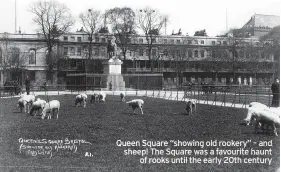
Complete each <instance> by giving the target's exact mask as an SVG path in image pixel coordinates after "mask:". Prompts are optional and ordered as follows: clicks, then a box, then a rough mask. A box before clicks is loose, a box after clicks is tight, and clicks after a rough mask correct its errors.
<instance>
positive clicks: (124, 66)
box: [123, 53, 127, 73]
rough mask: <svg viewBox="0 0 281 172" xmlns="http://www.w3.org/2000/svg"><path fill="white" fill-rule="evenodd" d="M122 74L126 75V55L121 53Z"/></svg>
mask: <svg viewBox="0 0 281 172" xmlns="http://www.w3.org/2000/svg"><path fill="white" fill-rule="evenodd" d="M123 73H127V64H126V53H123Z"/></svg>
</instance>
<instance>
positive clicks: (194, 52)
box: [138, 49, 205, 58]
mask: <svg viewBox="0 0 281 172" xmlns="http://www.w3.org/2000/svg"><path fill="white" fill-rule="evenodd" d="M183 53H184V54H183ZM183 53H182V52H181V51H176V52H175V56H178V57H180V56H185V55H186V54H185V52H183ZM199 54H200V57H205V51H204V50H200V51H198V50H194V51H192V50H189V51H188V52H187V55H188V57H190V58H192V57H199ZM138 55H139V56H144V50H143V49H139V54H138ZM145 55H146V56H148V55H149V51H148V50H146V54H145ZM151 55H152V56H156V49H152V51H151ZM193 55H194V56H193Z"/></svg>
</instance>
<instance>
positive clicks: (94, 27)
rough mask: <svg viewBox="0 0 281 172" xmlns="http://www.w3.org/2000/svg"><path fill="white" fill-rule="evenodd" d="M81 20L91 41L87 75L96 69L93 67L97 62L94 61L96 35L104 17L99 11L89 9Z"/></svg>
mask: <svg viewBox="0 0 281 172" xmlns="http://www.w3.org/2000/svg"><path fill="white" fill-rule="evenodd" d="M79 19H80V22H81V23H82V25H83V27H84V28H85V29H84V31H85V32H86V33H87V35H88V39H89V44H88V55H87V62H86V64H85V72H86V73H87V72H89V70H90V69H94V67H93V66H94V65H95V61H94V60H93V59H92V57H93V41H94V36H95V34H97V33H98V31H99V29H100V26H101V24H102V15H101V12H100V11H99V10H95V9H88V10H87V11H85V12H83V13H81V14H80V15H79ZM92 65H93V66H92ZM92 72H94V71H92Z"/></svg>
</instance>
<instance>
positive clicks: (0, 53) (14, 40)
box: [0, 32, 274, 85]
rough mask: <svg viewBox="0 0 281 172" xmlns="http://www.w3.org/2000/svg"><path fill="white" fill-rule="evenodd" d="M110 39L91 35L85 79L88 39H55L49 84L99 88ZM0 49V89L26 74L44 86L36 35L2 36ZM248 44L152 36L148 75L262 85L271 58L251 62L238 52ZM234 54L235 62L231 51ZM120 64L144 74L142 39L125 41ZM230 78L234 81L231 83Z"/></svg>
mask: <svg viewBox="0 0 281 172" xmlns="http://www.w3.org/2000/svg"><path fill="white" fill-rule="evenodd" d="M110 39H112V35H109V34H96V35H95V36H94V40H93V43H92V47H93V53H92V57H91V61H93V63H91V64H92V66H91V68H92V69H93V70H92V73H87V75H85V64H86V63H88V64H89V60H88V46H89V39H88V35H87V34H86V33H83V32H74V33H66V34H64V35H62V36H61V37H59V38H58V40H57V45H56V47H55V49H54V51H55V52H57V53H58V54H59V56H58V57H59V58H60V60H61V61H62V62H60V63H59V67H58V69H57V73H56V75H55V80H54V81H55V83H57V84H74V85H83V84H85V83H87V84H89V85H99V82H100V74H101V73H103V67H102V62H103V61H106V60H108V54H107V45H108V40H110ZM236 43H237V44H238V46H237V44H236ZM0 44H1V49H0V60H1V68H0V70H1V75H0V76H1V77H0V83H1V85H2V84H3V83H4V82H5V81H6V80H18V81H19V82H20V83H23V80H24V79H23V78H24V77H25V76H26V75H28V76H30V77H29V78H30V79H31V84H37V85H40V84H43V83H44V82H45V81H47V82H50V78H48V75H46V67H47V65H46V58H45V57H46V47H45V46H44V39H43V37H42V35H39V34H8V33H5V34H1V35H0ZM248 45H254V46H255V47H258V46H259V40H258V38H257V37H250V38H231V37H207V36H180V35H164V36H157V37H155V40H154V43H153V45H152V51H151V57H152V58H153V59H156V60H155V62H154V72H155V73H160V74H163V83H164V84H181V83H185V82H193V83H200V82H201V81H202V80H204V81H205V82H211V81H213V82H217V83H218V84H228V83H232V82H234V81H235V82H236V83H239V84H253V83H255V82H257V83H258V84H262V83H264V79H270V78H272V77H273V73H274V71H273V70H272V69H273V68H274V63H273V55H272V54H266V55H264V54H263V55H261V54H260V55H256V54H255V56H256V57H253V55H254V54H253V53H249V52H247V51H242V50H243V49H245V47H247V46H248ZM234 49H235V50H237V56H235V57H233V54H234V53H233V51H232V50H234ZM117 56H118V58H120V59H121V60H124V59H123V56H122V53H121V49H120V45H118V48H117ZM11 59H19V60H18V61H19V62H18V63H17V64H15V62H14V64H11V65H9V66H7V65H5V62H7V61H9V62H11V63H12V62H13V61H15V60H11ZM255 59H256V60H255ZM259 59H260V60H259ZM233 60H234V62H233ZM251 61H253V62H255V63H256V62H257V61H258V62H260V63H262V64H263V65H260V66H262V67H261V68H262V69H259V70H258V71H256V72H253V71H249V70H248V65H249V64H250V63H251ZM123 63H125V64H126V67H127V72H128V73H129V74H130V73H131V74H147V73H150V67H151V66H150V62H149V59H148V48H147V42H146V38H145V36H141V35H132V36H131V39H130V43H129V45H128V51H127V54H126V60H124V61H123ZM233 64H234V65H233ZM233 66H234V69H235V70H233ZM234 73H235V74H234ZM234 75H235V78H233V76H234ZM255 76H256V77H255ZM86 78H87V82H86ZM255 78H257V81H255Z"/></svg>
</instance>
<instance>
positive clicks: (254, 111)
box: [244, 106, 280, 136]
mask: <svg viewBox="0 0 281 172" xmlns="http://www.w3.org/2000/svg"><path fill="white" fill-rule="evenodd" d="M244 120H245V121H246V124H247V125H249V124H250V123H251V122H252V121H253V120H256V125H255V132H256V133H257V132H258V129H259V127H260V124H263V125H264V124H267V127H269V126H271V127H272V129H273V133H274V134H275V135H276V136H278V134H277V131H276V125H279V126H280V116H279V115H278V114H276V113H275V112H272V111H270V110H269V109H262V108H256V107H255V106H254V107H249V108H248V113H247V117H246V118H245V119H244Z"/></svg>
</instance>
